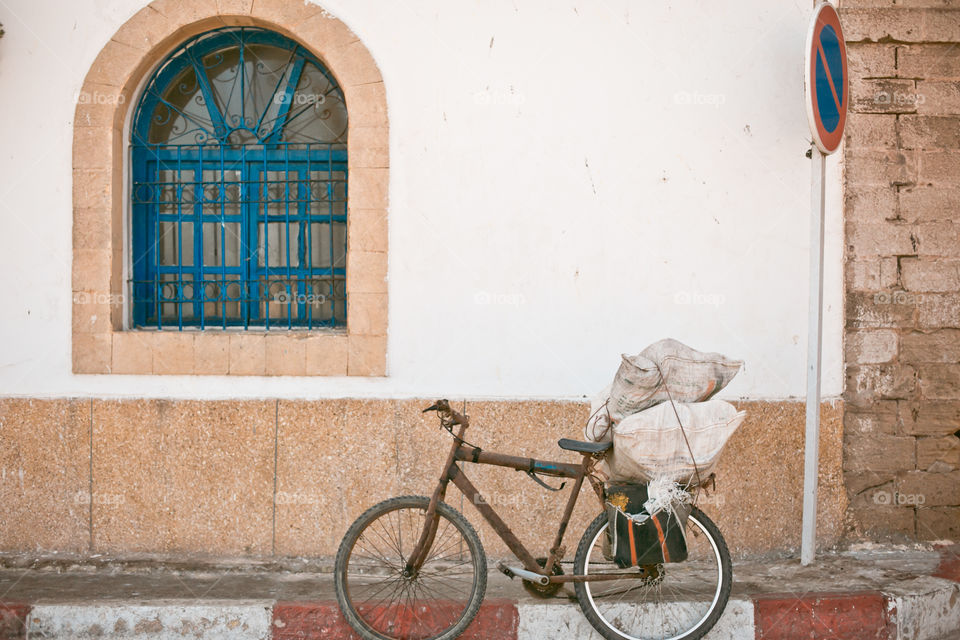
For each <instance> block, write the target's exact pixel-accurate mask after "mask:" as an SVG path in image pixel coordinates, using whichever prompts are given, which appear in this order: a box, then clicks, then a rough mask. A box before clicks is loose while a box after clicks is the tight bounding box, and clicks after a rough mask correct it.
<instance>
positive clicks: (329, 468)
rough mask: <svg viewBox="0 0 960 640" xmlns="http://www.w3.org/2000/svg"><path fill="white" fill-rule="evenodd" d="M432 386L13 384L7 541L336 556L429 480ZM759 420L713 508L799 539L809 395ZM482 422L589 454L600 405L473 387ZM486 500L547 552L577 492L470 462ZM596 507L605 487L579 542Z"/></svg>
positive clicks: (824, 471) (770, 541)
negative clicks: (405, 392)
mask: <svg viewBox="0 0 960 640" xmlns="http://www.w3.org/2000/svg"><path fill="white" fill-rule="evenodd" d="M429 403H430V401H429V400H425V399H412V400H356V399H336V400H318V401H292V400H211V401H198V400H115V399H53V400H49V399H2V400H0V504H2V505H3V526H2V527H0V550H3V551H25V552H43V551H69V552H79V553H112V554H124V553H129V554H134V553H163V554H169V553H184V554H208V555H214V556H223V557H230V556H299V555H306V556H325V557H329V556H332V555H333V554H334V553H335V552H336V549H337V545H338V544H339V542H340V539H341V537H342V536H343V534H344V532H345V531H346V529H347V527H348V526H349V525H350V523H351V522H352V521H353V520H354V519H355V518H356V517H357V516H358V515H360V513H361V512H363V511H364V510H365V509H367V508H368V507H370V506H372V505H373V504H375V503H376V502H378V501H380V500H384V499H386V498H389V497H392V496H397V495H406V494H429V493H430V491H431V490H432V489H433V487H434V486H435V484H436V481H437V477H438V474H439V468H440V465H441V464H442V463H443V459H444V456H445V454H446V452H447V450H448V447H449V445H450V437H449V436H448V435H447V434H446V433H445V432H443V431H441V430H440V429H439V428H438V424H437V421H436V418H435V417H434V416H433V415H432V414H431V415H426V416H425V415H423V414H421V413H420V410H421V409H422V408H423V407H425V406H426V405H427V404H429ZM737 404H738V406H739V407H740V408H742V409H746V411H747V420H746V422H745V423H744V425H743V426H742V427H741V428H740V430H739V431H738V432H737V433H736V434H735V435H734V436H733V438H732V439H731V441H730V443H729V444H728V446H727V448H726V450H725V451H724V453H723V456H722V459H721V462H720V465H719V468H718V470H717V475H718V480H717V491H716V492H715V493H712V494H711V495H709V496H707V497H706V498H705V501H704V503H703V504H702V506H703V508H704V510H705V511H707V512H708V513H709V515H710V516H711V517H712V518H714V519H715V520H716V522H717V524H718V525H719V526H720V528H721V530H722V531H723V534H724V536H725V537H726V539H727V542H728V544H729V545H730V548H731V551H732V552H733V553H734V555H736V556H745V555H753V554H763V553H789V552H793V551H795V550H796V548H797V547H798V546H799V542H800V514H801V503H802V498H801V496H802V484H803V480H802V469H803V427H804V405H803V403H802V402H796V401H781V402H740V403H737ZM467 411H468V413H469V414H470V416H471V417H472V420H473V426H472V427H471V428H470V430H469V431H468V434H467V438H468V439H469V440H470V441H472V442H475V443H476V444H478V445H480V446H481V447H483V448H484V449H488V450H493V451H501V452H504V453H511V454H514V455H522V456H532V457H538V458H542V459H555V460H563V461H570V462H575V461H576V460H577V459H578V456H576V455H575V454H571V453H568V452H565V451H562V450H560V449H559V448H558V447H557V445H556V441H557V439H559V438H561V437H571V438H578V439H581V438H582V428H583V423H584V421H585V420H586V418H587V414H588V411H589V409H588V406H587V405H586V404H584V403H578V402H561V401H483V402H471V403H469V404H468V405H467ZM821 415H822V418H821V442H820V452H821V461H820V495H819V514H818V515H819V539H818V542H819V543H820V544H821V545H823V546H830V545H833V544H834V543H836V542H837V541H838V540H839V539H840V538H841V536H842V533H843V526H844V513H845V511H846V507H847V502H846V492H845V490H844V486H843V473H842V415H843V407H842V404H840V403H832V404H831V403H825V404H824V405H823V407H822V414H821ZM466 471H467V473H468V475H469V476H470V477H471V479H472V480H473V481H474V483H475V484H476V485H477V487H479V488H480V490H481V491H482V492H483V493H484V495H485V496H486V498H487V501H488V502H490V503H492V504H493V506H494V507H496V508H497V509H498V511H499V512H500V513H501V515H502V516H503V517H504V518H505V519H506V520H507V522H508V523H509V524H510V526H511V527H513V528H514V531H515V532H516V533H517V534H518V535H519V536H520V538H521V540H523V541H524V542H525V544H527V545H528V546H529V547H530V548H531V551H533V552H534V553H535V554H536V555H545V554H546V550H547V547H548V546H549V544H550V538H551V537H552V535H553V533H554V532H555V530H556V527H557V523H558V522H559V519H560V515H561V512H562V509H563V504H564V499H565V495H566V493H565V492H564V493H563V494H557V493H551V492H548V491H546V490H544V489H543V488H541V487H539V486H538V485H536V484H534V483H533V482H531V481H530V480H529V479H528V478H526V477H525V476H523V475H522V474H520V473H518V472H516V471H512V470H509V469H503V468H496V467H476V466H474V465H466ZM447 500H448V502H449V503H451V504H452V505H453V506H455V507H456V508H458V509H460V510H462V511H463V512H464V513H465V515H466V516H467V517H468V519H470V521H471V522H472V523H473V524H474V525H475V526H476V527H477V529H478V531H479V533H480V537H481V539H482V540H483V544H484V546H485V548H486V550H487V553H488V555H490V556H492V557H498V556H505V555H506V554H507V551H506V548H505V546H504V545H503V543H502V542H501V541H500V540H499V538H497V537H496V536H495V535H494V534H493V532H492V530H491V529H490V528H489V527H488V526H487V525H486V523H485V522H483V521H482V519H481V518H480V516H479V515H478V513H477V512H476V510H475V509H474V508H473V506H472V505H470V504H465V502H466V501H465V500H464V499H462V498H461V496H460V494H459V492H457V491H456V490H455V489H453V488H451V490H450V492H449V493H448V498H447ZM597 513H599V505H598V504H597V502H596V498H595V497H594V496H593V494H592V492H590V490H589V488H584V490H583V495H582V496H581V499H580V502H579V503H578V505H577V509H576V511H575V512H574V517H573V520H572V521H571V524H570V528H569V530H568V537H567V539H566V541H565V542H566V546H567V549H568V555H569V556H570V557H572V555H573V549H575V547H576V543H577V541H578V540H579V538H580V535H581V534H582V532H583V531H584V529H585V528H586V525H587V523H588V522H589V521H590V519H592V518H593V517H594V516H595V515H596V514H597Z"/></svg>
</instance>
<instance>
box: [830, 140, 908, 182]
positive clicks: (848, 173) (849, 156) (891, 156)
mask: <svg viewBox="0 0 960 640" xmlns="http://www.w3.org/2000/svg"><path fill="white" fill-rule="evenodd" d="M844 163H845V167H844V169H845V174H844V178H845V180H846V182H847V184H855V185H858V186H862V185H884V186H888V187H889V186H890V185H912V184H915V183H916V181H917V157H916V152H914V151H903V152H898V151H864V150H856V149H852V150H850V151H849V152H847V153H846V154H844Z"/></svg>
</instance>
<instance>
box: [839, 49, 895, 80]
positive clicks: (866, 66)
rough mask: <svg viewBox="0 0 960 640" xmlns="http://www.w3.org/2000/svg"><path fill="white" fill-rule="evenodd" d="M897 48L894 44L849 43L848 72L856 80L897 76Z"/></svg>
mask: <svg viewBox="0 0 960 640" xmlns="http://www.w3.org/2000/svg"><path fill="white" fill-rule="evenodd" d="M896 55H897V47H896V46H895V45H892V44H887V45H883V44H871V43H863V44H858V43H856V42H848V43H847V70H848V71H849V73H850V76H851V77H855V78H890V77H893V76H895V75H896V74H897V68H896Z"/></svg>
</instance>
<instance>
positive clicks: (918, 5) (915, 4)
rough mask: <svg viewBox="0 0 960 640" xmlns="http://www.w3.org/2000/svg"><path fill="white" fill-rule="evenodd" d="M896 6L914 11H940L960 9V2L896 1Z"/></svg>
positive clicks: (937, 0)
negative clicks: (941, 9) (927, 9)
mask: <svg viewBox="0 0 960 640" xmlns="http://www.w3.org/2000/svg"><path fill="white" fill-rule="evenodd" d="M896 4H897V5H898V6H902V7H909V8H914V9H926V8H932V9H939V8H949V7H960V0H896Z"/></svg>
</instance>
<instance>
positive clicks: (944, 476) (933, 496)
mask: <svg viewBox="0 0 960 640" xmlns="http://www.w3.org/2000/svg"><path fill="white" fill-rule="evenodd" d="M897 485H898V487H897V490H898V492H899V493H900V494H901V495H902V496H918V498H919V497H920V496H922V498H919V499H920V501H922V502H921V503H922V505H923V506H927V507H948V506H954V505H960V471H949V472H947V473H930V472H928V471H908V472H907V473H905V474H903V476H902V477H901V478H900V480H899V481H898V482H897Z"/></svg>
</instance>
